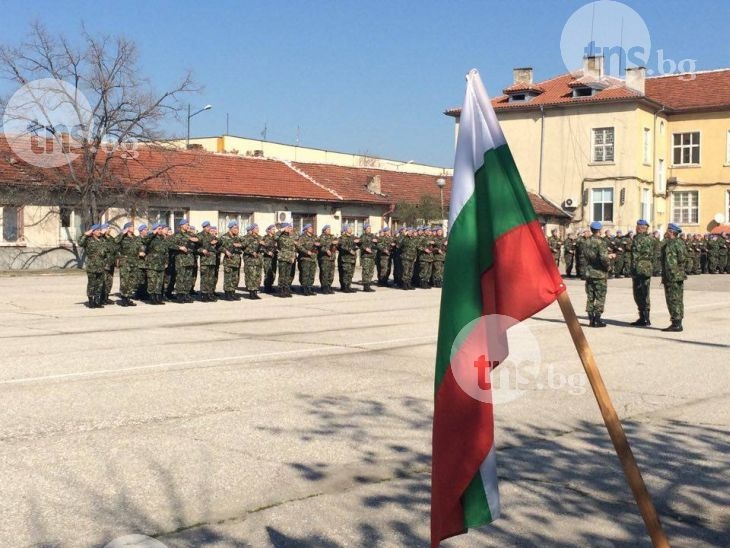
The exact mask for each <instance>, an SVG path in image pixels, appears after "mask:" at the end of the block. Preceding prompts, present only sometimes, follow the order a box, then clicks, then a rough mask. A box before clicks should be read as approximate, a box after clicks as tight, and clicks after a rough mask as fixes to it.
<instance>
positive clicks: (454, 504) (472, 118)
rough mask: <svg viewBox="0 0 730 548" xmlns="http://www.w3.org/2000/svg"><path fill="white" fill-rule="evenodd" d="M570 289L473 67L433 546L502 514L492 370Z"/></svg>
mask: <svg viewBox="0 0 730 548" xmlns="http://www.w3.org/2000/svg"><path fill="white" fill-rule="evenodd" d="M564 290H565V285H564V284H563V282H562V278H561V276H560V273H559V272H558V269H557V267H556V266H555V262H554V260H553V256H552V253H551V252H550V249H549V248H548V245H547V241H546V239H545V235H544V234H543V232H542V229H541V227H540V224H539V222H538V220H537V216H536V214H535V210H534V208H533V207H532V204H531V202H530V199H529V197H528V195H527V191H526V190H525V187H524V185H523V183H522V179H521V178H520V174H519V173H518V171H517V167H516V166H515V162H514V160H513V158H512V154H511V153H510V150H509V148H508V147H507V142H506V140H505V138H504V134H503V133H502V129H501V128H500V127H499V122H498V121H497V117H496V115H495V113H494V109H493V108H492V104H491V102H490V101H489V97H488V96H487V92H486V90H485V89H484V84H482V81H481V78H480V77H479V73H478V72H477V71H476V70H472V71H471V72H470V73H469V74H468V75H467V86H466V97H465V98H464V106H463V108H462V110H461V121H460V125H459V134H458V140H457V146H456V157H455V161H454V177H453V187H452V192H451V203H450V213H449V253H448V255H447V258H446V265H445V271H444V284H443V290H442V294H441V313H440V320H439V333H438V346H437V351H436V386H435V404H434V417H433V460H432V475H431V546H432V547H436V546H438V545H439V542H440V541H441V540H442V539H445V538H448V537H450V536H453V535H458V534H460V533H464V532H466V530H467V529H468V528H470V527H478V526H480V525H484V524H486V523H489V522H491V521H492V520H494V519H496V518H497V517H499V512H500V506H499V491H498V489H497V460H496V455H495V447H494V416H493V412H494V409H493V402H492V400H491V386H490V384H489V382H490V381H489V371H490V370H491V368H492V367H494V366H496V365H497V364H498V363H499V362H501V361H504V358H505V357H506V356H507V354H508V349H507V344H506V340H507V336H506V332H507V329H508V328H509V327H510V326H511V325H514V324H515V323H517V322H520V321H522V320H525V319H527V318H529V317H530V316H532V315H533V314H535V313H537V312H538V311H540V310H541V309H543V308H544V307H546V306H547V305H549V304H550V303H552V302H553V301H554V300H555V299H557V297H558V295H559V294H560V293H561V292H563V291H564ZM495 315H496V316H495ZM490 318H496V320H490Z"/></svg>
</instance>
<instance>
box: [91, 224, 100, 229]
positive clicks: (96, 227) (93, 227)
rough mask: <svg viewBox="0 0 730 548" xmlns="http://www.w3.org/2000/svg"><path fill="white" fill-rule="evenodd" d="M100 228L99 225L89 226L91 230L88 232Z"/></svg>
mask: <svg viewBox="0 0 730 548" xmlns="http://www.w3.org/2000/svg"><path fill="white" fill-rule="evenodd" d="M100 228H101V225H98V224H97V225H91V228H90V229H89V230H99V229H100Z"/></svg>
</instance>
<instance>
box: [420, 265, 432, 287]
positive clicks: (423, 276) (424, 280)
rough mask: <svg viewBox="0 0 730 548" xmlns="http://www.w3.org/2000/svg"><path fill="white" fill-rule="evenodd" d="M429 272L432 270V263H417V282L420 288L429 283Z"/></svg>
mask: <svg viewBox="0 0 730 548" xmlns="http://www.w3.org/2000/svg"><path fill="white" fill-rule="evenodd" d="M431 270H433V261H418V281H419V282H420V283H421V286H426V285H428V284H429V283H430V282H431Z"/></svg>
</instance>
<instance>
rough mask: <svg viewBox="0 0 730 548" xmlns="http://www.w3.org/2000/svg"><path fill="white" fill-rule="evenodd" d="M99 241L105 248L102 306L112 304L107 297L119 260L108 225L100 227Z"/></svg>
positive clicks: (117, 250)
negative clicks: (100, 240)
mask: <svg viewBox="0 0 730 548" xmlns="http://www.w3.org/2000/svg"><path fill="white" fill-rule="evenodd" d="M101 239H102V241H103V242H104V243H105V244H106V246H107V254H106V264H105V265H104V294H103V295H102V299H101V301H102V302H103V303H104V304H114V301H112V300H111V299H110V298H109V295H110V294H111V292H112V285H114V269H115V267H116V266H117V260H118V259H119V249H118V248H117V242H116V241H115V240H114V236H112V235H111V225H109V223H104V224H103V225H101Z"/></svg>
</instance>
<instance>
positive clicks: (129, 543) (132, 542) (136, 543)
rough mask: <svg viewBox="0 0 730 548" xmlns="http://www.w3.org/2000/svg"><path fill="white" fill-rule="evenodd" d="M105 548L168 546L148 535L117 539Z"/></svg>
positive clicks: (159, 547) (161, 547)
mask: <svg viewBox="0 0 730 548" xmlns="http://www.w3.org/2000/svg"><path fill="white" fill-rule="evenodd" d="M104 548H167V545H166V544H164V543H162V542H160V541H159V540H155V539H153V538H152V537H148V536H147V535H125V536H123V537H117V538H115V539H114V540H113V541H111V542H110V543H108V544H106V545H104Z"/></svg>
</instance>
